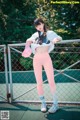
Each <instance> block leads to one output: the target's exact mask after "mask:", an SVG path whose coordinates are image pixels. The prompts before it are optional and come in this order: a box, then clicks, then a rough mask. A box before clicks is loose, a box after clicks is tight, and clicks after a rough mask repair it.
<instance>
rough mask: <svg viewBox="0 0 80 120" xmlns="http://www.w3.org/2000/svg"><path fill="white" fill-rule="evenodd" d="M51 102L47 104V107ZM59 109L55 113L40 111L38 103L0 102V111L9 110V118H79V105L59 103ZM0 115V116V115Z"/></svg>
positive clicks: (17, 119)
mask: <svg viewBox="0 0 80 120" xmlns="http://www.w3.org/2000/svg"><path fill="white" fill-rule="evenodd" d="M50 106H51V104H48V109H49V108H50ZM59 106H60V109H59V110H58V111H57V112H56V113H55V114H49V113H48V112H46V113H42V112H41V111H40V104H36V103H35V104H29V103H13V104H8V103H0V113H1V111H9V114H10V119H9V120H80V106H79V105H76V106H74V105H67V104H66V105H60V104H59ZM0 117H1V116H0Z"/></svg>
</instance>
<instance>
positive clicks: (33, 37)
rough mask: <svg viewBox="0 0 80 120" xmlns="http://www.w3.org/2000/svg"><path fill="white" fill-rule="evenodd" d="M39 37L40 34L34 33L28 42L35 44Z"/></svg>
mask: <svg viewBox="0 0 80 120" xmlns="http://www.w3.org/2000/svg"><path fill="white" fill-rule="evenodd" d="M37 37H38V32H36V33H34V34H33V35H32V36H31V37H30V38H28V39H27V41H32V42H35V39H36V38H37Z"/></svg>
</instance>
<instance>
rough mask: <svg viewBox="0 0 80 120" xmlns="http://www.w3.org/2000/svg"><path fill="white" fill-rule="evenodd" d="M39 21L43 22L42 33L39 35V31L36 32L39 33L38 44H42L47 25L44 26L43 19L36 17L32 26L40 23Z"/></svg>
mask: <svg viewBox="0 0 80 120" xmlns="http://www.w3.org/2000/svg"><path fill="white" fill-rule="evenodd" d="M41 23H43V24H44V28H43V29H44V33H43V34H42V35H41V32H40V31H38V34H39V39H38V44H40V45H41V44H42V42H43V40H44V38H46V32H47V27H46V25H45V23H44V21H43V20H42V19H41V18H37V19H35V20H34V26H35V27H36V26H38V25H40V24H41Z"/></svg>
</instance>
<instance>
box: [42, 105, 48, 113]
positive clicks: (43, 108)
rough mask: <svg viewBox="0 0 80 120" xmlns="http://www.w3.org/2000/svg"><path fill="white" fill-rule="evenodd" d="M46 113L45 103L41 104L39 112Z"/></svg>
mask: <svg viewBox="0 0 80 120" xmlns="http://www.w3.org/2000/svg"><path fill="white" fill-rule="evenodd" d="M46 111H47V107H46V104H45V103H42V104H41V112H46Z"/></svg>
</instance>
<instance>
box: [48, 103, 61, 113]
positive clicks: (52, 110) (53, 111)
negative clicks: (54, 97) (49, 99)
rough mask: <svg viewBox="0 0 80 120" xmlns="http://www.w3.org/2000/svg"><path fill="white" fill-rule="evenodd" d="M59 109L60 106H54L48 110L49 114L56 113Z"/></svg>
mask: <svg viewBox="0 0 80 120" xmlns="http://www.w3.org/2000/svg"><path fill="white" fill-rule="evenodd" d="M58 109H59V106H58V104H57V105H52V107H51V108H50V109H49V110H48V112H49V113H55V112H56V111H57V110H58Z"/></svg>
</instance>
